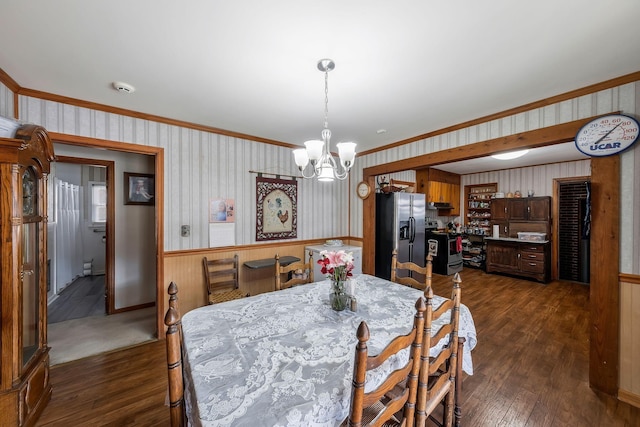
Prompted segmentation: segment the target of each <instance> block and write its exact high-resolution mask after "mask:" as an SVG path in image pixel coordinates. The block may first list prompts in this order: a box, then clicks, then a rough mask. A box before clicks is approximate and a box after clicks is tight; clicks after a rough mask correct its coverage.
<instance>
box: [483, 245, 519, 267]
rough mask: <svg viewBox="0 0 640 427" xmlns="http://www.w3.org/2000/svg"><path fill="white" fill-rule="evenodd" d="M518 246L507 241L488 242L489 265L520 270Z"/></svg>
mask: <svg viewBox="0 0 640 427" xmlns="http://www.w3.org/2000/svg"><path fill="white" fill-rule="evenodd" d="M518 253H519V251H518V246H517V245H516V244H511V243H505V242H494V241H489V242H487V267H496V268H499V269H501V270H504V269H512V270H513V271H514V272H516V271H517V270H518Z"/></svg>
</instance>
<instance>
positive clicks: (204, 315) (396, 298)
mask: <svg viewBox="0 0 640 427" xmlns="http://www.w3.org/2000/svg"><path fill="white" fill-rule="evenodd" d="M329 293H330V283H329V281H323V282H317V283H312V284H308V285H301V286H296V287H293V288H289V289H285V290H282V291H277V292H269V293H265V294H260V295H256V296H252V297H248V298H243V299H241V300H235V301H229V302H225V303H221V304H215V305H210V306H206V307H201V308H198V309H195V310H192V311H190V312H188V313H187V314H185V315H184V317H183V319H182V331H183V344H184V350H185V353H186V354H185V358H184V371H185V377H186V390H185V397H186V401H187V414H188V417H189V423H190V425H196V426H199V425H202V426H225V427H226V426H251V427H256V426H281V427H285V426H286V427H294V426H299V427H312V426H327V427H328V426H337V425H339V424H340V422H341V421H342V420H343V419H344V418H346V416H347V414H348V411H349V399H350V397H351V396H350V394H351V379H352V373H353V357H354V351H355V345H356V342H357V339H356V329H357V328H358V325H359V324H360V322H361V321H362V320H365V321H366V322H367V325H368V326H369V329H370V332H371V339H370V340H369V343H368V344H369V354H377V353H378V352H379V351H380V350H382V349H383V348H384V346H385V345H386V344H388V343H389V341H390V340H391V339H392V337H394V336H396V335H400V334H406V333H408V332H409V331H410V330H411V329H410V328H411V327H412V325H413V316H414V314H415V302H416V300H417V299H418V297H419V296H420V295H421V294H422V292H421V291H419V290H416V289H412V288H409V287H406V286H402V285H398V284H395V283H392V282H389V281H387V280H384V279H380V278H377V277H373V276H369V275H360V276H358V277H357V278H356V297H357V300H358V311H357V312H351V311H343V312H335V311H333V310H332V309H331V307H330V306H329ZM441 301H442V300H441V298H440V297H438V296H435V297H434V308H435V307H437V306H438V305H439V304H440V302H441ZM444 317H447V316H444ZM446 320H448V319H446ZM434 330H437V328H434ZM459 333H460V336H461V337H464V338H466V343H465V346H464V354H463V358H462V360H463V365H462V366H463V370H464V371H465V372H467V373H468V374H473V364H472V361H471V350H472V349H473V348H474V347H475V345H476V329H475V325H474V323H473V319H472V317H471V313H470V312H469V310H468V308H467V307H466V306H464V305H462V307H461V310H460V332H459ZM443 344H444V340H443ZM397 357H398V359H402V358H403V357H404V360H405V361H406V357H408V356H407V352H405V353H404V354H401V353H399V354H398V355H397ZM400 361H401V360H398V363H400ZM398 363H397V364H398ZM397 364H396V365H397ZM390 369H393V366H388V367H387V371H389V370H390ZM387 373H388V372H379V373H378V375H377V376H378V377H383V376H385V375H386V374H387ZM377 383H379V379H378V378H376V375H375V374H372V375H371V376H370V377H367V384H368V387H373V386H375V384H377Z"/></svg>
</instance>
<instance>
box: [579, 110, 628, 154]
mask: <svg viewBox="0 0 640 427" xmlns="http://www.w3.org/2000/svg"><path fill="white" fill-rule="evenodd" d="M638 136H640V124H638V121H637V120H636V119H634V118H633V117H630V116H625V115H623V114H609V115H606V116H602V117H598V118H597V119H593V120H592V121H590V122H589V123H587V124H586V125H584V126H582V128H581V129H580V130H579V131H578V133H577V134H576V141H575V143H576V148H577V149H578V150H580V151H581V152H582V153H584V154H586V155H587V156H592V157H604V156H611V155H613V154H618V153H620V152H622V151H624V150H626V149H627V148H629V147H631V146H632V145H633V144H634V143H635V142H636V141H637V140H638Z"/></svg>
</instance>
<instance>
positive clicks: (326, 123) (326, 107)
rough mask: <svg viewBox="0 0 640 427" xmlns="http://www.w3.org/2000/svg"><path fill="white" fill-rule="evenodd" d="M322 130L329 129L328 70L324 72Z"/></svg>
mask: <svg viewBox="0 0 640 427" xmlns="http://www.w3.org/2000/svg"><path fill="white" fill-rule="evenodd" d="M324 128H325V129H328V128H329V70H326V71H325V72H324Z"/></svg>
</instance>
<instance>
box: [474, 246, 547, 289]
mask: <svg viewBox="0 0 640 427" xmlns="http://www.w3.org/2000/svg"><path fill="white" fill-rule="evenodd" d="M486 242H487V259H486V271H487V273H506V274H512V275H515V276H521V277H528V278H532V279H535V280H537V281H539V282H542V283H547V282H548V281H549V277H550V272H551V268H550V267H551V264H550V261H551V252H550V247H551V245H550V244H549V242H544V243H543V242H540V243H534V242H528V241H518V240H497V239H491V238H487V239H486Z"/></svg>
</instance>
